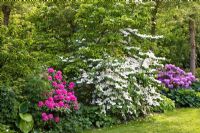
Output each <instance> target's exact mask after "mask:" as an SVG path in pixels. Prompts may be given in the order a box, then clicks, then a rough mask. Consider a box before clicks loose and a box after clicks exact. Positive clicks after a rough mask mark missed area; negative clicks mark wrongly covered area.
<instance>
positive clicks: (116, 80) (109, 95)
mask: <svg viewBox="0 0 200 133" xmlns="http://www.w3.org/2000/svg"><path fill="white" fill-rule="evenodd" d="M126 49H127V50H128V51H129V50H137V51H138V50H139V49H138V48H135V47H126ZM62 60H63V61H68V62H71V61H73V58H71V59H67V60H66V59H63V58H62ZM159 60H160V58H157V57H156V56H155V55H154V54H153V53H152V52H147V53H142V52H139V53H138V56H136V55H134V56H132V57H131V56H127V57H125V58H123V59H113V58H111V57H109V56H106V57H105V58H104V59H85V60H84V62H87V63H88V66H89V69H87V70H81V71H82V76H81V77H80V79H78V81H77V83H79V84H87V85H90V84H93V85H95V88H94V91H93V99H92V104H95V105H98V106H100V108H101V111H102V113H104V114H107V113H108V112H112V113H116V112H117V113H118V114H121V115H122V116H124V117H125V116H126V115H127V114H128V115H132V116H134V115H136V113H137V111H138V109H137V108H136V107H138V106H147V107H149V106H158V105H159V103H158V102H157V100H158V99H161V98H160V95H159V93H157V92H156V87H155V86H154V84H156V83H158V81H157V80H156V79H155V78H154V77H153V75H152V73H153V72H154V70H153V69H152V66H154V67H155V66H159V65H160V64H159V63H158V61H159ZM140 74H143V75H144V77H142V78H145V79H148V82H149V84H147V85H144V84H143V82H142V78H141V79H137V75H140ZM130 79H132V80H131V81H133V82H130ZM133 94H135V95H133ZM136 95H137V97H139V99H136V98H135V96H136ZM142 108H146V107H142Z"/></svg>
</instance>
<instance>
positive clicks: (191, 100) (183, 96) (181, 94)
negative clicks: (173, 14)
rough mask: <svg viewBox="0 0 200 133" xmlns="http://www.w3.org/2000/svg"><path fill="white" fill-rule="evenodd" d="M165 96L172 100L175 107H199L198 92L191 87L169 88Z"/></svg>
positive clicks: (199, 96)
mask: <svg viewBox="0 0 200 133" xmlns="http://www.w3.org/2000/svg"><path fill="white" fill-rule="evenodd" d="M167 97H169V98H170V99H172V100H174V101H175V104H176V106H177V107H200V95H199V92H195V91H194V90H192V89H178V90H171V91H170V93H168V94H167Z"/></svg>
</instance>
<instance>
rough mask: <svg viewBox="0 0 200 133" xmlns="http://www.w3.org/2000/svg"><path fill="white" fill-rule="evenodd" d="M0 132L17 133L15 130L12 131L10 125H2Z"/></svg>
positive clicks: (0, 125)
mask: <svg viewBox="0 0 200 133" xmlns="http://www.w3.org/2000/svg"><path fill="white" fill-rule="evenodd" d="M0 132H1V133H16V132H15V131H14V130H11V129H10V127H9V126H8V125H3V124H1V123H0Z"/></svg>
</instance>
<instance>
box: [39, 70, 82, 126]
mask: <svg viewBox="0 0 200 133" xmlns="http://www.w3.org/2000/svg"><path fill="white" fill-rule="evenodd" d="M48 74H49V76H48V80H49V82H50V84H51V86H52V91H51V92H49V93H48V94H47V98H46V100H44V101H39V102H38V107H39V108H41V110H43V112H42V113H41V117H42V120H43V121H45V122H47V121H55V122H56V123H58V122H59V121H60V116H59V115H60V114H61V112H63V111H64V112H67V111H70V110H78V101H77V97H76V96H75V94H74V90H73V88H74V87H75V83H74V82H70V83H69V84H67V83H66V82H65V81H64V80H63V76H62V72H61V71H55V70H54V69H53V68H49V69H48Z"/></svg>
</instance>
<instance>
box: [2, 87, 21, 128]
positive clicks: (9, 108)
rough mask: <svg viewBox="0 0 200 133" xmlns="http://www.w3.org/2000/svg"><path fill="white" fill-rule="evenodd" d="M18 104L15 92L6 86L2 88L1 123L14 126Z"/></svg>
mask: <svg viewBox="0 0 200 133" xmlns="http://www.w3.org/2000/svg"><path fill="white" fill-rule="evenodd" d="M17 108H18V102H17V100H16V95H15V93H14V91H13V90H12V89H11V88H9V87H6V86H1V87H0V123H2V124H12V125H14V123H15V121H16V119H17V112H18V110H17Z"/></svg>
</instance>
